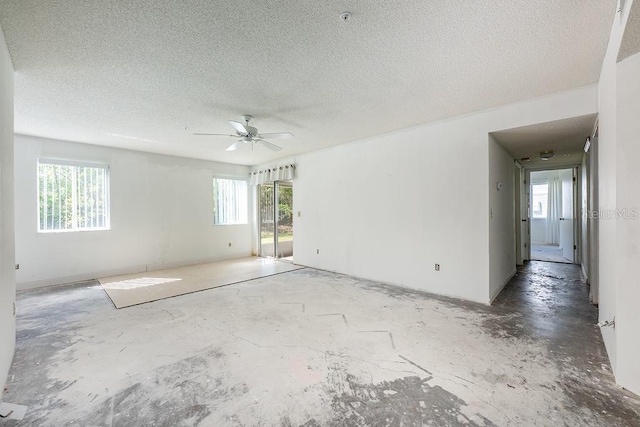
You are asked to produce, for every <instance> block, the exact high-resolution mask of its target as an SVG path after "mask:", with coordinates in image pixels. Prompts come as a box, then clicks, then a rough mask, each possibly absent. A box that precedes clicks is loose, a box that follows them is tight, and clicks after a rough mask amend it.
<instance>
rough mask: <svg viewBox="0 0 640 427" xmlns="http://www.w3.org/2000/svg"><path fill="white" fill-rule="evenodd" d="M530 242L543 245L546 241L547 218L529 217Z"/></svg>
mask: <svg viewBox="0 0 640 427" xmlns="http://www.w3.org/2000/svg"><path fill="white" fill-rule="evenodd" d="M530 221H531V244H532V245H545V244H546V243H547V219H546V218H531V219H530Z"/></svg>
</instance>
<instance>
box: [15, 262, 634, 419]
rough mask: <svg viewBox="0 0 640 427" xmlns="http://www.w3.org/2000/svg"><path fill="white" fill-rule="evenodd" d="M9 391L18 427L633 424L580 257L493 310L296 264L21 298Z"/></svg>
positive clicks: (516, 283) (539, 267) (512, 288)
mask: <svg viewBox="0 0 640 427" xmlns="http://www.w3.org/2000/svg"><path fill="white" fill-rule="evenodd" d="M17 322H18V343H17V352H16V356H15V359H14V363H13V366H12V369H11V372H10V374H9V382H8V390H7V392H6V393H5V396H4V400H5V401H7V402H10V403H15V404H20V405H27V406H28V407H29V408H28V411H27V414H26V418H25V420H24V421H22V422H19V421H4V424H3V425H7V426H14V425H28V426H50V425H51V426H61V425H69V424H73V425H79V426H98V425H99V426H131V425H149V426H150V425H155V426H164V425H166V426H195V425H200V426H298V425H304V426H371V425H390V426H400V425H406V426H419V425H427V424H432V425H479V426H483V425H484V426H489V425H499V426H502V425H514V426H515V425H568V426H577V425H602V426H614V425H620V426H631V425H638V420H640V400H639V399H638V398H637V397H636V396H634V395H632V394H630V393H627V392H625V391H624V390H622V389H620V388H619V387H617V386H616V385H615V384H614V380H613V376H612V374H611V369H610V366H609V364H608V362H607V357H606V354H605V350H604V347H603V344H602V340H601V339H600V334H599V330H598V327H597V326H596V325H595V323H596V309H595V308H594V307H593V306H591V305H590V304H589V302H588V288H587V287H586V286H585V285H584V283H583V282H582V280H581V276H580V270H579V267H576V266H573V265H563V264H553V263H544V262H531V263H529V264H528V265H527V266H525V267H523V268H521V269H520V270H519V271H518V274H517V275H516V276H515V277H514V279H513V280H512V281H511V282H510V283H509V284H508V286H507V287H506V288H505V290H504V291H503V292H502V294H501V295H500V296H499V297H498V299H497V301H496V302H495V304H494V305H493V306H491V307H488V306H484V305H481V304H474V303H467V302H462V301H458V300H453V299H448V298H443V297H437V296H434V295H430V294H426V293H422V292H418V291H412V290H408V289H403V288H398V287H393V286H388V285H384V284H380V283H376V282H371V281H366V280H359V279H355V278H352V277H348V276H343V275H339V274H333V273H327V272H322V271H318V270H313V269H309V268H307V269H302V270H297V271H292V272H288V273H283V274H280V275H277V276H271V277H267V278H263V279H258V280H253V281H249V282H244V283H239V284H236V285H232V286H228V287H225V288H217V289H211V290H207V291H202V292H198V293H193V294H189V295H184V296H180V297H175V298H170V299H165V300H160V301H155V302H151V303H148V304H144V305H140V306H134V307H129V308H124V309H121V310H117V309H115V308H114V307H113V305H112V304H111V302H110V300H109V298H108V297H107V295H106V294H105V293H104V291H103V290H102V289H101V287H100V286H99V285H97V283H85V284H79V285H70V286H61V287H55V288H48V289H40V290H32V291H25V292H21V293H19V295H18V320H17Z"/></svg>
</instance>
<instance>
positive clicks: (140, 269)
mask: <svg viewBox="0 0 640 427" xmlns="http://www.w3.org/2000/svg"><path fill="white" fill-rule="evenodd" d="M250 256H251V255H250V254H235V255H225V256H222V257H209V258H197V259H189V260H182V261H175V262H166V263H160V264H146V265H135V266H130V267H123V268H117V269H112V270H102V271H95V272H92V273H84V274H76V275H73V276H64V277H52V278H48V279H40V280H33V281H29V282H18V283H16V289H17V290H19V291H24V290H27V289H35V288H45V287H48V286H58V285H66V284H69V283H77V282H84V281H87V280H95V279H99V278H100V277H111V276H122V275H125V274H136V273H144V272H145V271H156V270H164V269H167V268H177V267H185V266H187V265H196V264H206V263H209V262H217V261H227V260H230V259H238V258H247V257H250Z"/></svg>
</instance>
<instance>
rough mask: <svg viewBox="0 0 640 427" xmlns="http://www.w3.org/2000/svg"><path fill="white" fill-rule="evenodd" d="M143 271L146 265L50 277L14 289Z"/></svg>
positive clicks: (17, 285)
mask: <svg viewBox="0 0 640 427" xmlns="http://www.w3.org/2000/svg"><path fill="white" fill-rule="evenodd" d="M144 271H147V266H146V265H136V266H131V267H125V268H118V269H114V270H103V271H97V272H94V273H85V274H76V275H73V276H64V277H52V278H49V279H40V280H34V281H30V282H17V283H16V289H17V290H19V291H24V290H27V289H35V288H46V287H48V286H57V285H65V284H68V283H76V282H84V281H87V280H94V279H97V278H99V277H109V276H121V275H123V274H134V273H142V272H144Z"/></svg>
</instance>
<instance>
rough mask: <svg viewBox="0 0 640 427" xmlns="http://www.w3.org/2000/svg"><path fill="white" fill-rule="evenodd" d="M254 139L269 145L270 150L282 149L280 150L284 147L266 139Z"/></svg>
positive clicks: (266, 145)
mask: <svg viewBox="0 0 640 427" xmlns="http://www.w3.org/2000/svg"><path fill="white" fill-rule="evenodd" d="M254 141H256V142H258V143H260V144H262V145H264V146H265V147H267V148H268V149H269V150H272V151H280V150H282V147H278V146H277V145H275V144H272V143H270V142H268V141H265V140H264V139H255V140H254Z"/></svg>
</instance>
